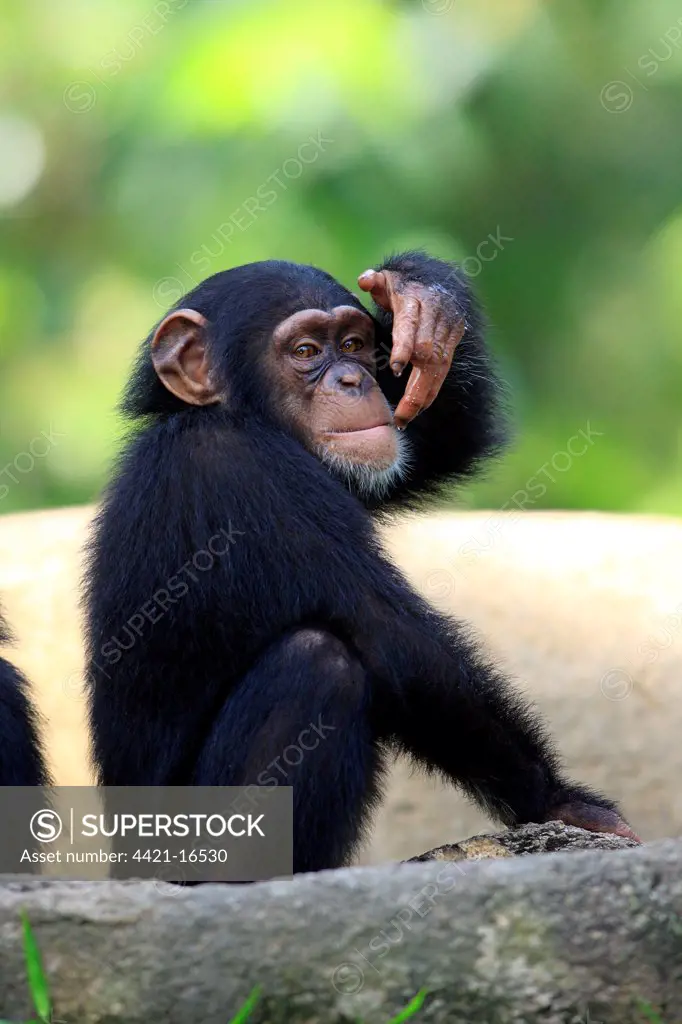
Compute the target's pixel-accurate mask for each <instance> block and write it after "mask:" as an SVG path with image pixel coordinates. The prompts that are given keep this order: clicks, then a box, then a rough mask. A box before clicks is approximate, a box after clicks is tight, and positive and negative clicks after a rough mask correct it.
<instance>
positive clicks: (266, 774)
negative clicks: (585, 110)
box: [86, 252, 636, 871]
mask: <svg viewBox="0 0 682 1024" xmlns="http://www.w3.org/2000/svg"><path fill="white" fill-rule="evenodd" d="M358 280H359V284H360V287H361V288H362V289H364V290H365V291H369V292H370V293H371V295H372V297H373V298H374V299H375V304H376V309H375V311H374V313H373V314H372V315H371V314H370V313H368V312H367V310H366V309H365V307H364V306H363V304H362V303H361V302H360V301H359V300H358V299H357V298H356V297H355V296H354V295H353V294H352V293H351V292H350V291H348V290H347V289H346V288H344V287H342V286H341V285H340V284H339V283H338V282H337V281H336V280H334V278H333V277H331V276H330V275H329V274H327V273H325V272H323V271H321V270H318V269H316V268H314V267H310V266H301V265H298V264H295V263H288V262H280V261H276V260H268V261H266V262H262V263H253V264H250V265H247V266H241V267H236V268H234V269H231V270H227V271H224V272H222V273H218V274H216V275H214V276H213V277H210V278H208V280H206V281H204V282H203V283H202V284H200V285H198V286H197V287H196V288H194V289H193V290H192V291H191V292H189V293H188V294H187V295H186V296H185V297H184V298H183V299H182V300H181V301H180V302H179V303H178V304H177V306H176V307H174V308H173V309H172V310H171V311H170V312H169V313H168V315H167V316H165V317H164V319H163V320H162V321H161V322H160V323H159V324H158V326H157V327H156V328H155V329H154V330H153V331H152V333H151V334H150V336H149V337H148V338H147V340H146V341H145V342H144V345H143V348H142V351H141V354H140V358H139V362H138V363H137V365H136V368H135V371H134V373H133V376H132V379H131V381H130V382H129V385H128V388H127V391H126V393H125V396H124V402H123V408H124V410H125V412H126V413H127V414H128V415H129V416H130V417H132V418H133V419H134V420H136V421H137V423H138V429H137V431H135V432H134V433H133V436H132V438H131V439H130V441H129V444H128V446H127V448H126V449H125V451H124V452H123V454H122V457H121V458H120V461H119V464H118V467H117V471H116V473H115V476H114V479H113V481H112V483H111V484H110V486H109V488H108V491H107V492H106V495H105V497H104V501H103V505H102V507H101V509H100V512H99V514H98V517H97V519H96V523H95V529H94V536H93V538H92V542H91V548H90V553H89V562H88V570H87V582H86V603H87V620H88V651H89V669H88V679H89V688H90V692H89V700H90V721H91V726H92V730H93V751H94V758H95V762H96V766H97V770H98V777H99V781H100V783H102V784H105V785H110V786H121V785H215V786H219V785H220V786H223V785H246V784H257V785H266V786H269V785H277V784H280V785H291V786H293V794H294V828H295V840H294V869H295V870H296V871H311V870H318V869H321V868H331V867H335V866H338V865H342V864H344V863H347V862H348V860H349V858H350V857H351V855H352V853H353V851H354V849H355V847H356V845H357V842H358V840H359V839H360V837H361V835H362V833H363V828H364V826H365V825H366V824H367V820H368V812H369V811H370V810H371V809H372V808H373V806H374V805H375V804H376V802H377V800H378V799H379V796H380V789H381V779H382V770H383V767H384V764H385V761H386V755H387V752H388V751H389V750H392V751H394V752H396V751H397V752H402V753H405V754H407V755H409V756H410V757H412V758H414V759H415V760H416V761H417V762H419V763H420V764H422V765H423V766H425V767H426V768H427V769H431V770H436V771H438V772H441V773H442V774H444V775H445V776H446V777H447V778H448V779H449V780H451V781H452V782H453V783H455V784H457V785H460V786H462V787H463V789H464V790H465V791H466V792H467V793H468V794H469V795H470V796H472V797H473V798H474V799H475V800H477V801H478V802H479V803H480V804H482V805H483V806H484V807H485V808H486V809H487V810H488V811H489V812H490V813H491V814H492V815H493V816H494V817H496V818H497V819H499V820H500V821H502V822H503V823H505V824H507V825H514V824H518V823H522V822H530V821H536V822H542V821H547V820H549V819H553V818H558V819H561V820H563V821H565V822H569V823H571V824H577V825H581V826H583V827H585V828H588V829H592V830H595V831H606V832H615V833H617V834H620V835H627V836H634V833H632V831H631V830H630V828H629V827H628V825H627V824H626V823H625V822H624V821H623V819H622V818H621V817H620V815H619V812H618V810H617V808H616V807H615V805H614V804H613V803H612V802H610V801H609V800H607V799H604V798H603V797H601V796H599V795H598V794H596V793H593V792H592V791H591V790H589V789H587V788H585V787H583V786H578V785H574V784H573V783H572V782H570V781H568V780H567V779H566V778H565V777H564V775H563V774H562V772H561V769H560V767H559V764H558V760H557V757H556V755H555V754H554V752H553V750H552V747H551V745H550V743H549V741H548V739H547V737H546V736H545V734H544V730H543V727H542V725H541V724H540V723H539V722H538V720H537V718H536V716H535V714H534V712H532V711H531V710H530V709H529V708H528V707H527V706H526V704H525V703H524V701H523V700H522V699H521V698H520V697H519V696H517V695H516V694H515V693H514V692H513V690H512V689H511V688H510V686H509V684H508V683H507V681H506V679H505V678H504V677H503V676H502V675H501V674H500V673H499V672H498V671H497V670H496V669H495V668H493V667H492V666H491V665H490V664H488V663H487V662H486V660H485V658H484V657H483V655H482V654H481V652H480V651H479V647H478V644H477V642H476V640H475V639H474V638H473V637H472V636H471V635H470V631H469V630H468V629H467V627H466V626H465V625H463V624H461V623H459V622H456V621H454V620H452V619H450V618H448V617H447V616H445V615H442V614H440V613H438V612H437V611H436V610H435V609H434V608H432V607H430V605H429V604H428V603H427V602H426V601H424V600H423V598H422V597H420V596H419V595H418V594H417V593H416V592H415V591H414V590H413V588H412V587H411V586H410V585H409V584H408V583H407V581H406V580H405V578H404V576H403V575H402V574H401V573H400V571H399V570H398V569H397V568H396V567H395V566H394V565H393V564H391V562H390V561H389V560H388V558H387V556H386V554H385V553H384V552H383V551H382V549H381V546H380V543H379V540H378V538H377V534H376V532H375V527H374V523H373V517H372V516H371V515H370V514H369V513H370V511H374V512H378V513H382V512H384V511H386V510H388V509H390V508H392V507H396V506H400V505H403V506H404V505H410V504H414V503H415V501H417V502H418V501H419V500H420V499H421V498H422V497H423V496H424V495H425V494H429V493H431V492H434V491H435V490H436V489H437V488H438V487H439V486H440V485H441V484H442V483H443V482H444V481H449V480H452V479H461V478H462V477H463V476H465V475H466V474H469V473H471V472H472V471H473V469H474V468H475V467H476V466H477V465H478V463H479V462H480V461H481V460H482V459H483V458H484V457H485V456H488V455H490V454H492V453H493V452H495V451H496V450H497V449H498V448H499V446H500V444H501V442H502V440H503V434H504V431H503V428H502V426H501V420H502V419H503V417H502V415H501V413H500V408H501V402H500V398H499V395H500V389H499V386H498V382H497V378H496V375H495V372H494V370H493V366H492V362H491V358H490V356H489V354H488V352H487V349H486V346H485V344H484V340H483V335H482V317H481V314H480V312H479V310H478V308H477V305H476V303H475V300H474V298H473V296H472V294H471V292H470V290H469V287H468V285H467V282H466V279H465V276H464V275H463V274H462V272H461V270H459V269H458V268H457V267H456V266H453V265H450V264H448V263H445V262H441V261H439V260H437V259H433V258H431V257H429V256H427V255H426V254H424V253H422V252H407V253H404V254H402V255H398V256H394V257H392V258H390V259H389V260H387V261H386V262H385V263H384V264H383V265H382V266H380V267H378V268H377V269H376V270H370V271H366V272H365V273H364V274H362V275H361V276H360V278H359V279H358ZM455 348H456V355H455ZM453 355H454V358H453ZM408 363H411V364H412V371H411V375H410V377H409V380H408V383H407V387H406V389H405V393H404V394H403V395H402V397H401V393H400V392H401V387H400V382H399V380H398V376H399V374H400V373H401V372H402V370H403V369H404V368H405V367H406V366H407V364H408ZM441 385H442V386H441ZM502 404H503V403H502ZM635 838H636V837H635Z"/></svg>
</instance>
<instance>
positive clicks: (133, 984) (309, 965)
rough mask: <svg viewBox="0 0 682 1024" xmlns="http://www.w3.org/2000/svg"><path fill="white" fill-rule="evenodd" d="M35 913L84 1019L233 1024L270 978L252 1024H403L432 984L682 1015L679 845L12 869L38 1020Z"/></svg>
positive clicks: (538, 1014) (23, 989) (453, 1003)
mask: <svg viewBox="0 0 682 1024" xmlns="http://www.w3.org/2000/svg"><path fill="white" fill-rule="evenodd" d="M530 829H531V830H535V831H531V832H530V833H529V832H528V830H525V831H526V840H527V842H526V845H528V843H530V842H536V843H537V842H538V831H537V829H538V827H537V826H530ZM542 829H543V833H542V834H543V835H544V836H545V837H553V841H555V842H558V841H560V838H561V830H562V826H558V825H554V824H552V826H551V827H548V826H542ZM523 831H524V830H520V831H519V832H517V833H516V834H515V835H516V838H517V840H520V839H522V832H523ZM563 831H564V832H565V833H566V834H565V836H564V838H565V840H566V842H568V843H569V844H573V842H574V840H575V839H576V838H577V837H575V836H573V835H572V833H574V832H579V831H580V830H576V829H564V830H563ZM582 839H583V840H584V839H585V837H584V836H583V837H582ZM595 842H596V841H595V840H594V839H593V840H592V845H595ZM22 909H25V910H26V912H27V914H28V917H29V919H30V921H31V922H32V925H33V929H34V932H35V934H36V937H37V940H38V943H39V945H40V948H41V950H42V955H43V960H44V963H45V967H46V970H47V973H48V975H49V979H50V984H51V988H52V993H53V997H54V1002H55V1016H56V1018H58V1019H61V1020H63V1021H66V1022H68V1024H150V1022H154V1024H156V1022H161V1021H163V1022H164V1024H228V1022H229V1021H230V1020H231V1018H232V1015H234V1014H235V1013H236V1011H237V1009H238V1008H239V1007H240V1006H241V1004H242V1002H243V1001H244V999H245V998H246V996H247V994H248V993H249V992H250V991H251V990H252V988H253V987H254V986H255V985H260V986H261V989H262V1000H261V1003H260V1004H259V1007H258V1009H257V1010H256V1012H255V1013H254V1015H253V1016H252V1017H250V1018H249V1024H342V1022H345V1024H355V1022H357V1021H361V1022H362V1024H386V1022H387V1021H389V1020H390V1019H391V1017H392V1016H393V1015H395V1014H397V1013H398V1012H399V1011H400V1010H402V1009H404V1008H405V1007H406V1005H407V1004H408V1002H409V1001H410V999H412V998H413V996H414V995H415V993H416V992H417V991H418V990H419V989H421V988H422V987H426V988H428V990H429V993H430V995H429V996H428V998H427V1001H426V1003H425V1005H424V1007H423V1009H422V1010H421V1011H420V1012H419V1013H418V1014H417V1015H416V1016H415V1017H414V1018H413V1019H414V1020H415V1021H424V1022H425V1024H426V1022H431V1024H434V1022H436V1024H579V1022H580V1024H599V1022H601V1024H643V1021H645V1020H651V1019H655V1018H652V1017H647V1016H645V1015H644V1014H643V1013H642V1011H641V1005H642V1003H646V1004H648V1005H649V1006H651V1007H654V1008H656V1010H657V1011H660V1013H661V1020H662V1021H663V1022H664V1024H682V841H679V840H669V841H663V842H658V843H654V844H651V845H649V846H644V847H637V848H636V849H626V850H619V851H615V852H605V851H603V850H596V849H593V850H588V851H583V852H576V853H556V854H553V855H552V856H546V855H543V854H540V855H536V856H523V857H518V858H516V857H508V858H505V859H502V860H488V861H482V862H478V863H476V862H475V861H472V860H470V861H468V862H461V863H454V864H453V863H443V862H442V861H439V860H434V861H431V862H427V863H412V864H394V865H387V866H385V867H382V868H351V869H345V870H342V871H333V872H323V873H321V874H319V875H307V876H299V877H297V878H295V879H294V880H293V881H275V882H266V883H262V884H259V885H253V886H212V885H209V886H201V887H198V888H194V889H182V888H176V887H171V886H167V885H164V884H157V883H151V882H127V883H126V882H101V883H80V884H79V883H74V882H70V883H67V882H57V881H53V882H48V881H40V880H35V881H33V880H32V881H28V880H18V879H16V878H15V879H8V878H5V879H2V880H0V1016H1V1017H3V1018H9V1019H11V1020H27V1019H29V1018H30V1017H31V1015H32V1014H31V1006H30V1002H29V998H28V994H27V985H26V980H25V968H24V963H23V957H22V949H21V926H20V919H19V915H20V911H21V910H22Z"/></svg>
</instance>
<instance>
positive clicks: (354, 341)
mask: <svg viewBox="0 0 682 1024" xmlns="http://www.w3.org/2000/svg"><path fill="white" fill-rule="evenodd" d="M364 345H365V343H364V341H363V340H362V338H344V340H343V341H342V342H341V351H342V352H359V351H360V349H361V348H364Z"/></svg>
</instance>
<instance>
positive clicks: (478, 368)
mask: <svg viewBox="0 0 682 1024" xmlns="http://www.w3.org/2000/svg"><path fill="white" fill-rule="evenodd" d="M376 269H377V270H378V271H387V272H389V273H390V274H392V275H397V277H394V278H393V281H394V283H395V284H396V286H397V287H398V288H402V289H403V293H404V291H405V289H408V290H409V288H410V286H414V287H413V290H414V292H415V295H416V296H421V300H422V301H421V303H420V304H421V306H422V308H423V307H424V306H425V305H428V304H429V303H430V302H433V304H434V305H435V306H437V308H438V318H439V321H440V322H441V323H442V321H443V320H445V321H449V322H450V324H451V325H452V326H453V327H456V326H457V325H460V324H462V326H463V328H464V334H463V336H462V338H461V341H460V342H459V344H458V345H457V348H456V350H455V354H454V359H453V362H452V367H451V369H450V371H449V373H448V374H447V377H446V378H445V380H444V382H443V384H442V387H441V389H440V392H439V393H438V396H437V397H436V399H435V401H434V402H433V404H432V405H431V406H430V408H428V409H425V410H424V411H423V412H421V413H420V414H419V415H418V416H417V417H416V418H415V419H414V420H412V422H410V423H409V424H408V426H407V428H406V430H407V436H408V438H409V440H410V442H411V447H412V450H413V454H414V458H413V460H412V461H413V464H414V467H415V468H414V469H413V470H412V471H411V472H410V473H408V475H407V477H406V479H405V480H404V481H403V482H402V483H401V484H399V485H398V486H397V488H396V489H395V490H394V491H393V492H392V493H391V494H390V495H389V497H388V499H387V500H386V501H384V502H382V503H381V507H385V506H388V505H396V504H404V503H406V502H410V500H411V499H412V500H414V499H415V498H419V497H421V496H425V495H428V494H429V493H431V492H433V491H435V490H437V489H438V487H439V485H441V484H442V483H443V482H445V481H446V480H448V479H450V478H455V479H461V478H463V477H466V476H469V475H471V474H472V473H473V472H474V471H475V470H476V469H477V468H478V466H479V465H480V463H481V462H482V461H483V460H485V459H486V458H488V457H490V456H492V455H494V454H496V453H497V452H498V451H499V450H500V449H501V448H502V447H503V445H504V442H505V437H506V434H507V423H506V415H505V411H504V402H503V392H502V387H501V384H500V382H499V379H498V377H497V374H496V371H495V366H494V362H493V360H492V357H491V355H490V352H489V351H488V349H487V347H486V344H485V341H484V337H483V327H484V323H483V316H482V313H481V311H480V309H479V307H478V304H477V302H476V300H475V297H474V295H473V293H472V291H471V288H470V287H469V284H468V282H467V278H466V275H465V274H464V272H463V271H462V270H461V269H460V268H458V267H457V266H455V265H454V264H451V263H446V262H444V261H442V260H437V259H433V258H432V257H430V256H427V255H426V254H425V253H422V252H406V253H402V254H401V255H398V256H392V257H391V258H390V259H387V260H386V261H385V262H384V263H383V264H381V266H379V267H377V268H376ZM363 276H364V275H363ZM363 287H364V286H363ZM424 289H426V292H425V291H424ZM374 316H375V318H376V320H377V321H378V325H379V326H378V331H377V334H378V345H377V360H378V381H379V384H380V386H381V388H382V390H383V392H384V394H385V395H386V396H387V398H388V400H389V401H390V402H391V404H392V405H394V406H397V405H398V403H399V402H400V399H401V398H402V397H403V393H404V392H405V385H406V381H407V379H408V377H409V376H410V374H409V369H410V368H409V367H408V368H407V370H406V371H405V373H404V374H403V375H402V376H400V377H396V376H395V373H394V371H393V369H392V368H391V365H390V363H391V351H392V341H393V338H392V332H393V313H392V312H390V311H387V310H386V309H383V308H382V307H381V306H379V305H376V308H375V312H374Z"/></svg>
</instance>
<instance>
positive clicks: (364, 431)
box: [324, 422, 394, 437]
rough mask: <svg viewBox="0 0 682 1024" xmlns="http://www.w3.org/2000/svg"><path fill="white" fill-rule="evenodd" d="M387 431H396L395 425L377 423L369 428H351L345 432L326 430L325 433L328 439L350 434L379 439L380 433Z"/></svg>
mask: <svg viewBox="0 0 682 1024" xmlns="http://www.w3.org/2000/svg"><path fill="white" fill-rule="evenodd" d="M387 429H388V430H393V429H394V427H393V424H392V423H389V422H385V423H375V424H374V425H373V426H369V427H351V428H345V429H344V430H325V432H324V433H325V436H326V437H343V436H344V435H348V434H353V435H357V434H365V435H372V434H375V435H376V436H377V437H378V436H379V432H381V431H384V430H387Z"/></svg>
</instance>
